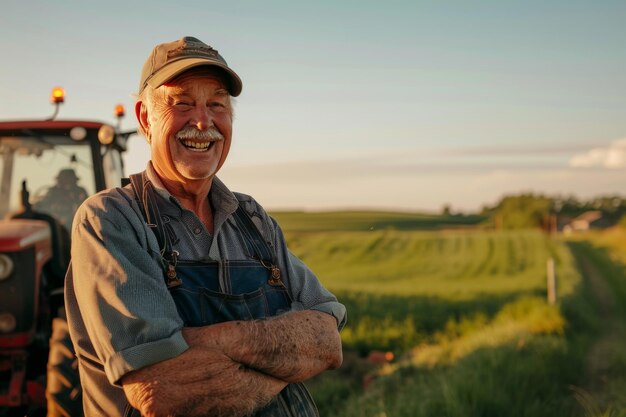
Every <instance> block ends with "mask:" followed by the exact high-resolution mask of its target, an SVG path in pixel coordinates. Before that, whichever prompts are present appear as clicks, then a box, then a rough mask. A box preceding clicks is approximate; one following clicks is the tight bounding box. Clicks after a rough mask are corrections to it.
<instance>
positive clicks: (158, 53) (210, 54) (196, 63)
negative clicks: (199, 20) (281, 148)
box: [139, 36, 242, 97]
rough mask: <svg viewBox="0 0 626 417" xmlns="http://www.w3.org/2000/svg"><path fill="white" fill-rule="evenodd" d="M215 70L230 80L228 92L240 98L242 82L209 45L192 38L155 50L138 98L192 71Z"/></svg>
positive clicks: (141, 82) (145, 71)
mask: <svg viewBox="0 0 626 417" xmlns="http://www.w3.org/2000/svg"><path fill="white" fill-rule="evenodd" d="M200 66H213V67H218V68H221V69H222V70H223V71H224V74H225V75H226V76H227V81H228V84H229V85H228V86H227V87H228V92H229V93H230V95H231V96H233V97H237V96H238V95H239V94H240V93H241V88H242V83H241V78H239V76H238V75H237V74H236V73H235V71H233V70H232V69H230V67H229V66H228V64H227V63H226V60H225V59H224V58H223V57H222V56H221V55H220V54H219V53H218V52H217V50H215V49H213V48H212V47H210V46H209V45H207V44H205V43H204V42H202V41H201V40H199V39H196V38H193V37H191V36H185V37H184V38H181V39H179V40H177V41H174V42H167V43H162V44H159V45H157V46H155V47H154V49H153V50H152V53H151V54H150V56H149V57H148V59H147V60H146V63H145V64H144V65H143V68H142V69H141V80H140V81H139V94H141V93H142V91H143V90H144V88H146V86H148V85H149V86H150V87H152V88H158V87H160V86H161V85H163V84H165V83H166V82H168V81H170V80H171V79H173V78H174V77H176V76H177V75H179V74H181V73H183V72H185V71H187V70H188V69H190V68H194V67H200Z"/></svg>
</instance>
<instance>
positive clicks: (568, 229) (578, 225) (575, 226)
mask: <svg viewBox="0 0 626 417" xmlns="http://www.w3.org/2000/svg"><path fill="white" fill-rule="evenodd" d="M609 226H610V224H609V222H608V220H607V219H605V218H603V216H602V212H601V211H600V210H592V211H587V212H585V213H583V214H581V215H580V216H578V217H576V218H574V219H572V220H570V221H569V222H568V223H567V224H565V225H564V226H563V233H565V234H569V233H573V232H585V231H587V230H591V229H604V228H606V227H609Z"/></svg>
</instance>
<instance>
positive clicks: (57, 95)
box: [50, 87, 65, 104]
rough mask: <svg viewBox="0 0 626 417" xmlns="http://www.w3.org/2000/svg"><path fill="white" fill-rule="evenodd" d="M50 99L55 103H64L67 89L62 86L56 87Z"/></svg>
mask: <svg viewBox="0 0 626 417" xmlns="http://www.w3.org/2000/svg"><path fill="white" fill-rule="evenodd" d="M50 100H51V101H52V102H53V103H55V104H59V103H63V102H64V101H65V90H63V89H62V88H61V87H54V88H53V89H52V95H51V96H50Z"/></svg>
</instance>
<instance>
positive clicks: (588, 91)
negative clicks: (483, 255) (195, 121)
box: [0, 0, 626, 211]
mask: <svg viewBox="0 0 626 417" xmlns="http://www.w3.org/2000/svg"><path fill="white" fill-rule="evenodd" d="M625 21H626V2H623V1H575V0H569V1H566V0H553V1H549V2H546V1H503V0H501V1H473V2H469V1H418V0H415V1H410V2H407V1H387V2H384V4H383V2H373V1H316V2H301V1H272V0H268V1H264V2H255V1H231V2H212V1H181V2H179V5H178V6H174V3H172V2H163V1H149V2H148V1H143V0H142V1H126V2H121V1H108V2H95V1H94V2H92V1H57V2H43V1H30V2H29V1H13V0H9V1H4V2H3V4H2V13H1V14H0V34H1V35H2V40H0V53H1V55H2V57H3V58H2V65H1V66H0V75H1V77H0V80H1V81H0V85H1V88H2V91H3V93H4V94H3V96H4V97H5V99H4V100H0V118H1V119H16V118H35V117H47V116H49V115H50V114H51V113H52V110H53V109H52V106H51V105H50V104H49V102H48V96H49V92H50V89H51V88H52V87H53V86H55V85H62V86H63V87H64V88H65V90H66V93H67V101H66V104H65V105H64V107H63V108H62V110H61V114H60V117H62V118H89V119H97V120H104V121H110V122H113V121H114V120H113V117H112V115H111V114H112V109H113V106H114V105H115V104H117V103H123V104H124V105H125V106H126V108H127V110H128V112H129V113H128V116H127V117H126V119H125V120H124V122H123V127H124V128H126V129H131V128H134V127H135V126H136V124H135V121H134V115H133V114H132V108H133V103H134V98H133V95H132V94H133V93H134V92H135V91H136V89H137V83H138V78H139V72H140V69H141V66H142V65H143V62H144V60H145V59H146V57H147V56H148V54H149V52H150V50H151V48H152V47H153V46H154V45H155V44H156V43H160V42H164V41H171V40H174V39H177V38H180V37H182V36H185V35H191V36H196V37H198V38H200V39H201V40H203V41H205V42H206V43H208V44H210V45H212V46H213V47H215V48H216V49H218V50H219V51H220V53H221V54H222V55H223V56H224V57H225V58H226V59H227V61H228V62H229V64H230V65H231V66H232V67H233V68H234V69H235V70H236V71H237V72H238V73H239V75H240V76H241V78H242V79H243V83H244V89H243V93H242V95H241V96H240V97H239V98H238V100H237V104H236V120H235V127H234V128H235V131H234V144H233V148H232V150H231V154H230V156H229V160H228V161H227V164H226V165H225V167H224V168H223V169H222V171H221V172H220V177H221V178H222V179H223V180H225V181H226V182H227V184H228V185H229V186H230V187H231V188H232V189H234V190H238V191H242V192H246V193H249V194H252V195H254V196H255V197H256V198H257V199H258V200H259V201H260V202H261V203H262V204H263V205H265V206H266V207H267V208H270V209H271V208H297V209H329V208H384V209H402V210H414V211H424V210H428V211H433V210H440V209H441V207H442V206H443V205H444V204H450V205H451V206H452V209H453V210H465V211H469V210H476V209H479V208H480V207H481V206H482V205H484V204H493V203H495V202H496V201H497V200H498V199H499V198H500V197H501V196H502V195H503V194H510V193H518V192H522V191H524V192H526V191H535V192H543V193H549V194H561V195H568V194H574V195H577V196H578V197H580V198H588V197H592V196H596V195H601V194H609V193H610V194H614V193H618V194H622V195H625V194H626V181H625V179H626V140H624V138H626V117H625V116H626V115H625V113H626V77H625V76H624V73H626V71H625V70H626V53H625V52H624V45H626V27H625V25H624V22H625ZM130 145H131V146H130V152H129V154H128V157H127V168H128V171H129V172H134V171H138V170H140V169H142V168H143V167H144V166H145V163H146V161H147V159H148V150H147V146H146V145H145V143H144V142H143V139H142V138H140V137H135V138H134V140H133V142H131V144H130Z"/></svg>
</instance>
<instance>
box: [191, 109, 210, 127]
mask: <svg viewBox="0 0 626 417" xmlns="http://www.w3.org/2000/svg"><path fill="white" fill-rule="evenodd" d="M191 125H193V126H195V127H196V128H197V129H198V130H207V129H208V128H209V127H211V126H213V112H211V109H209V108H208V107H206V106H196V108H195V109H194V114H193V118H192V120H191Z"/></svg>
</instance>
